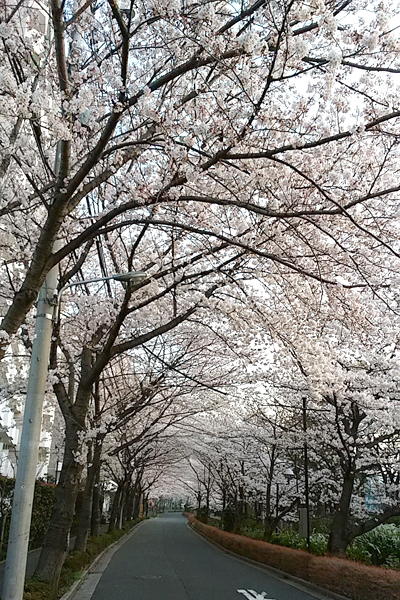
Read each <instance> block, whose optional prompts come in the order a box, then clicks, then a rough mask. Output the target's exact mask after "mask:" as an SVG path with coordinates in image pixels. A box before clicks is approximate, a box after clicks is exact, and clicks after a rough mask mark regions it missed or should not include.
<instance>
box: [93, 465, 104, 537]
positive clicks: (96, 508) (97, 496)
mask: <svg viewBox="0 0 400 600" xmlns="http://www.w3.org/2000/svg"><path fill="white" fill-rule="evenodd" d="M102 507H103V495H102V491H101V489H100V469H99V470H98V471H97V473H96V478H95V484H94V490H93V508H92V521H91V535H92V536H94V537H99V535H100V524H101V515H102Z"/></svg>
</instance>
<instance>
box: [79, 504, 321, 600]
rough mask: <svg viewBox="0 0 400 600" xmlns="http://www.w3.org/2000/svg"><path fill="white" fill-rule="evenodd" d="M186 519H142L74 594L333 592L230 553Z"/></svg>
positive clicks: (160, 598)
mask: <svg viewBox="0 0 400 600" xmlns="http://www.w3.org/2000/svg"><path fill="white" fill-rule="evenodd" d="M186 523H187V520H186V518H184V517H182V516H181V515H178V514H176V513H175V514H174V513H171V514H165V515H163V516H161V517H159V518H157V519H151V520H149V521H146V522H144V523H142V524H141V525H140V526H139V528H138V529H137V531H135V532H134V533H133V535H131V536H130V537H129V538H128V540H127V541H126V542H125V543H124V544H123V545H122V546H121V547H120V548H119V549H118V550H117V551H116V552H115V553H114V555H113V556H112V558H111V560H110V562H109V564H108V566H107V567H106V568H105V570H104V572H100V571H102V569H101V568H100V569H97V571H96V572H92V575H89V577H90V576H91V577H94V578H95V579H94V580H93V581H94V583H92V586H90V585H89V586H86V589H85V586H83V588H82V589H81V590H80V593H77V595H74V596H73V600H235V599H236V600H244V599H245V598H246V599H247V600H315V598H321V599H322V598H327V596H325V595H323V594H322V595H319V594H318V593H314V592H308V591H307V590H305V589H301V586H300V589H298V587H293V585H291V584H290V583H286V582H285V581H282V580H280V579H278V578H276V577H274V576H271V575H270V574H269V573H267V572H265V571H263V570H262V569H261V568H258V567H256V566H253V565H251V564H249V563H246V562H243V561H241V560H239V559H237V558H235V557H233V556H231V555H228V554H225V553H224V552H222V551H220V550H219V549H218V548H215V547H214V546H212V545H211V544H209V543H208V542H207V541H205V540H204V539H203V538H201V537H199V536H198V535H196V534H195V533H194V532H193V531H191V530H190V529H189V528H188V527H187V524H186ZM294 585H295V586H296V584H294ZM93 589H94V591H93Z"/></svg>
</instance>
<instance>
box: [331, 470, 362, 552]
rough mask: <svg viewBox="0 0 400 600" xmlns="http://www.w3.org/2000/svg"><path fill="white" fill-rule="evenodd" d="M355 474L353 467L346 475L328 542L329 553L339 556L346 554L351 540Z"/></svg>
mask: <svg viewBox="0 0 400 600" xmlns="http://www.w3.org/2000/svg"><path fill="white" fill-rule="evenodd" d="M354 479H355V472H354V469H353V468H352V467H351V468H350V469H348V470H347V472H346V473H345V475H344V481H343V487H342V493H341V496H340V501H339V504H338V507H337V509H336V512H335V514H334V517H333V523H332V529H331V533H330V536H329V541H328V551H329V552H331V553H332V554H336V555H338V556H344V555H345V554H346V548H347V546H348V545H349V542H350V539H349V536H348V526H349V516H350V502H351V497H352V494H353V488H354Z"/></svg>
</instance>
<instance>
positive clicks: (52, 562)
mask: <svg viewBox="0 0 400 600" xmlns="http://www.w3.org/2000/svg"><path fill="white" fill-rule="evenodd" d="M80 430H81V428H80V426H79V424H78V423H77V422H76V421H73V420H69V421H67V423H66V436H65V452H64V461H63V466H62V469H61V474H60V480H59V483H58V486H57V488H56V493H55V500H54V505H53V511H52V515H51V521H50V526H49V529H48V531H47V534H46V537H45V540H44V543H43V548H42V551H41V553H40V558H39V563H38V565H37V567H36V571H35V577H36V578H37V579H40V580H42V581H49V582H51V584H52V588H53V589H56V587H57V585H58V580H59V577H60V572H61V569H62V566H63V564H64V560H65V557H66V555H67V552H68V548H69V537H70V530H71V526H72V521H73V518H74V512H75V504H76V498H77V495H78V490H79V484H80V480H81V475H82V470H83V466H82V465H81V464H79V463H78V462H76V461H75V458H74V452H75V451H77V450H78V449H79V446H80V441H79V437H78V432H80Z"/></svg>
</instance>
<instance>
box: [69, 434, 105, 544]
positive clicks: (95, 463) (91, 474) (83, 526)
mask: <svg viewBox="0 0 400 600" xmlns="http://www.w3.org/2000/svg"><path fill="white" fill-rule="evenodd" d="M101 450H102V444H101V441H100V440H98V439H96V442H95V447H94V452H91V451H89V452H88V461H89V462H88V468H87V478H86V485H85V491H84V494H83V499H82V509H81V514H80V517H79V524H78V532H77V536H76V540H75V546H74V550H82V551H85V550H86V545H87V540H88V537H89V531H90V523H91V519H92V508H93V491H94V486H95V481H96V475H97V473H98V472H99V470H100V457H101Z"/></svg>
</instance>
